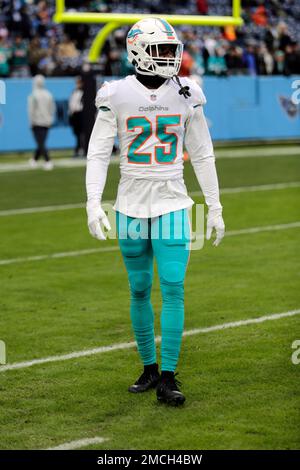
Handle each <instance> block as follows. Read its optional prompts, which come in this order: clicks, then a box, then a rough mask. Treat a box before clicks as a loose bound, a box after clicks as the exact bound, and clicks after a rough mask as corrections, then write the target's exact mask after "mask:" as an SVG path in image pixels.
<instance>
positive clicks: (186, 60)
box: [178, 49, 194, 77]
mask: <svg viewBox="0 0 300 470" xmlns="http://www.w3.org/2000/svg"><path fill="white" fill-rule="evenodd" d="M193 66H194V59H193V57H192V56H191V54H190V53H189V52H188V50H187V49H186V50H184V51H183V54H182V61H181V67H180V70H179V74H178V75H179V76H180V77H189V76H190V75H191V74H192V71H193Z"/></svg>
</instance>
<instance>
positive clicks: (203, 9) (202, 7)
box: [196, 0, 208, 15]
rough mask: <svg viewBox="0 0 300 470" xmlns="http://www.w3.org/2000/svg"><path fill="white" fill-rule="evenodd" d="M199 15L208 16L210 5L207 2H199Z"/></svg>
mask: <svg viewBox="0 0 300 470" xmlns="http://www.w3.org/2000/svg"><path fill="white" fill-rule="evenodd" d="M196 5H197V13H198V15H207V14H208V5H207V1H206V0H197V2H196Z"/></svg>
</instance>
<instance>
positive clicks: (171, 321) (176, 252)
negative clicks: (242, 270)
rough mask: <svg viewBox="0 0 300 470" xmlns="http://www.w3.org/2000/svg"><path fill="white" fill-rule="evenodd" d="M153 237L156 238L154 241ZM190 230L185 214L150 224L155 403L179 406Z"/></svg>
mask: <svg viewBox="0 0 300 470" xmlns="http://www.w3.org/2000/svg"><path fill="white" fill-rule="evenodd" d="M154 235H157V236H156V237H155V236H154ZM189 240H190V226H189V219H188V212H187V210H180V211H175V212H172V213H170V214H166V215H163V216H161V217H159V218H156V219H154V220H153V223H152V246H153V251H154V255H155V257H156V261H157V266H158V273H159V279H160V286H161V293H162V301H163V305H162V312H161V336H162V343H161V360H162V363H161V370H162V376H161V383H160V385H159V387H158V389H157V394H158V395H157V396H158V399H159V400H162V401H166V402H169V403H170V404H175V405H177V404H181V403H183V402H184V400H185V398H184V396H183V394H182V393H181V392H180V391H179V389H178V387H177V384H176V380H175V376H174V372H175V369H176V366H177V363H178V359H179V353H180V347H181V339H182V333H183V327H184V279H185V273H186V268H187V264H188V260H189V252H190V250H189Z"/></svg>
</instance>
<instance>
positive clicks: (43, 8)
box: [36, 0, 51, 36]
mask: <svg viewBox="0 0 300 470" xmlns="http://www.w3.org/2000/svg"><path fill="white" fill-rule="evenodd" d="M36 16H37V22H38V26H37V33H38V34H39V36H45V35H46V32H47V27H48V26H49V23H50V21H51V16H50V11H49V8H48V5H47V2H45V1H44V0H42V1H40V2H39V3H38V7H37V14H36Z"/></svg>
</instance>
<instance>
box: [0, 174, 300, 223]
mask: <svg viewBox="0 0 300 470" xmlns="http://www.w3.org/2000/svg"><path fill="white" fill-rule="evenodd" d="M299 187H300V182H299V181H292V182H290V183H274V184H260V185H255V186H240V187H236V188H222V189H220V193H221V194H236V193H237V194H238V193H247V192H256V191H273V190H278V189H289V188H299ZM201 194H202V192H201V191H192V192H190V193H189V195H190V196H200V195H201ZM113 202H114V201H104V203H106V204H109V203H110V204H113ZM82 208H85V203H84V202H79V203H76V204H58V205H53V206H41V207H26V208H22V209H7V210H2V211H0V217H5V216H10V215H23V214H35V213H39V212H55V211H64V210H70V209H82Z"/></svg>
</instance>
